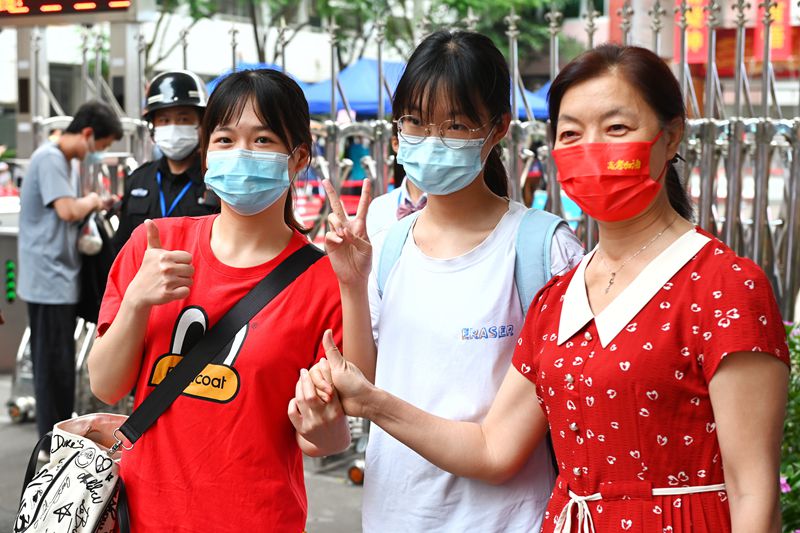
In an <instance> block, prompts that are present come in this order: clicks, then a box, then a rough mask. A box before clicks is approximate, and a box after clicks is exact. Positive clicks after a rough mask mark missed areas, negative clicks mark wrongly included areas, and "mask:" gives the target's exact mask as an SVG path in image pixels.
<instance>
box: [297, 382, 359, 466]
mask: <svg viewBox="0 0 800 533" xmlns="http://www.w3.org/2000/svg"><path fill="white" fill-rule="evenodd" d="M315 372H317V373H319V372H320V369H317V370H316V371H315ZM323 379H324V378H323ZM328 379H331V378H330V374H328ZM327 391H329V392H327V393H323V394H322V395H318V394H317V392H316V391H315V389H314V384H313V382H312V380H311V377H310V376H309V372H308V370H306V369H305V368H304V369H302V370H301V371H300V379H299V380H297V385H296V386H295V397H294V398H292V399H291V400H290V401H289V420H290V421H291V422H292V425H293V426H294V428H295V430H296V431H297V435H298V439H297V441H298V444H299V445H300V448H301V449H302V450H303V452H304V453H305V454H306V455H310V456H323V455H331V454H334V453H339V452H341V451H343V450H345V449H346V448H347V447H348V446H349V445H350V427H349V426H348V424H347V418H346V417H345V415H344V411H343V410H342V404H341V402H340V401H339V398H338V396H337V395H336V393H335V391H333V390H332V388H331V387H330V386H329V387H327Z"/></svg>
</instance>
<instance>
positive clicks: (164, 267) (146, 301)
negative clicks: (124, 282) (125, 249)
mask: <svg viewBox="0 0 800 533" xmlns="http://www.w3.org/2000/svg"><path fill="white" fill-rule="evenodd" d="M144 224H145V228H146V230H147V251H145V253H144V257H143V259H142V264H141V266H140V267H139V271H138V272H137V273H136V276H134V278H133V280H131V283H130V285H128V289H127V290H126V291H125V296H124V299H125V300H128V302H129V303H130V304H132V305H133V306H134V307H136V308H141V307H150V306H153V305H160V304H165V303H169V302H172V301H174V300H182V299H183V298H186V297H187V296H189V291H190V289H191V286H192V278H193V277H194V267H193V266H192V254H190V253H189V252H184V251H181V250H174V251H169V250H164V249H163V248H162V247H161V239H160V237H159V234H158V226H156V224H155V222H153V221H152V220H145V221H144Z"/></svg>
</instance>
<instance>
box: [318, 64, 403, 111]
mask: <svg viewBox="0 0 800 533" xmlns="http://www.w3.org/2000/svg"><path fill="white" fill-rule="evenodd" d="M404 68H405V65H404V64H403V63H397V62H394V61H384V62H383V76H384V79H385V80H386V83H387V84H388V85H389V88H390V89H391V90H392V91H394V88H395V87H396V86H397V82H398V81H399V80H400V76H401V75H402V73H403V69H404ZM339 83H341V85H342V90H343V91H344V94H345V97H346V98H347V102H348V103H349V104H350V109H351V110H353V111H355V112H356V114H357V115H368V116H375V115H377V114H378V61H377V60H375V59H366V58H361V59H359V60H358V61H356V62H355V63H353V64H352V65H348V66H347V67H345V68H344V69H342V71H341V72H340V73H339ZM304 91H305V94H306V99H307V100H308V108H309V111H310V112H311V114H312V115H326V114H328V113H330V111H331V80H325V81H321V82H319V83H315V84H313V85H309V86H307V87H306V88H305V89H304ZM383 94H384V98H385V105H386V107H385V108H384V109H386V112H387V113H389V112H391V109H392V102H391V99H390V98H389V95H387V94H386V91H384V93H383ZM336 109H337V110H339V109H344V105H343V104H342V99H341V96H340V95H339V91H338V90H337V91H336Z"/></svg>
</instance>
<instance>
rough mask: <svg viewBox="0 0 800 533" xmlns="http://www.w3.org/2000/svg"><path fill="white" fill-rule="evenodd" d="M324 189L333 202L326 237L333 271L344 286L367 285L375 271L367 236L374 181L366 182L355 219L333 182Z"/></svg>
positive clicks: (324, 183) (326, 182)
mask: <svg viewBox="0 0 800 533" xmlns="http://www.w3.org/2000/svg"><path fill="white" fill-rule="evenodd" d="M322 186H323V187H325V192H326V193H327V194H328V201H329V202H330V203H331V214H330V215H328V224H329V225H330V230H329V231H328V233H326V234H325V249H326V250H327V252H328V257H330V260H331V266H333V271H334V272H336V277H337V278H338V279H339V283H340V284H342V285H356V284H359V283H365V282H366V281H367V279H368V278H369V273H370V270H371V269H372V245H371V244H370V242H369V237H367V222H366V220H367V211H368V210H369V201H370V182H369V180H367V179H365V180H364V182H363V185H362V187H361V198H360V199H359V201H358V210H357V211H356V216H355V218H350V217H348V216H347V212H346V211H345V209H344V204H343V203H342V201H341V200H340V199H339V195H338V194H336V191H335V190H334V188H333V184H332V183H331V182H330V180H325V181H323V182H322Z"/></svg>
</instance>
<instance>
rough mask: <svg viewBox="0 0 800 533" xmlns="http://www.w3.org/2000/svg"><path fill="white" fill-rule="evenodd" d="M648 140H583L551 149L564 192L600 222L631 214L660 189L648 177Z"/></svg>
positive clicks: (658, 180) (641, 208) (640, 209)
mask: <svg viewBox="0 0 800 533" xmlns="http://www.w3.org/2000/svg"><path fill="white" fill-rule="evenodd" d="M659 138H661V132H659V133H658V135H656V138H655V139H653V140H652V141H650V142H619V143H583V144H577V145H575V146H568V147H566V148H558V149H557V150H553V158H554V161H555V164H556V167H557V168H558V181H559V183H561V187H563V189H564V192H565V193H567V196H569V197H570V198H572V199H573V200H574V201H575V203H576V204H578V205H579V206H580V208H581V209H583V211H584V212H586V213H587V214H588V215H589V216H591V217H592V218H595V219H597V220H601V221H603V222H618V221H620V220H626V219H629V218H632V217H634V216H636V215H638V214H639V213H641V212H642V211H644V210H645V208H647V206H648V205H650V203H651V202H652V201H653V200H654V199H655V197H656V196H657V195H658V193H659V191H660V190H661V176H662V175H663V174H664V171H665V170H666V168H667V166H666V164H665V165H664V170H662V171H661V174H659V176H658V178H657V179H655V180H654V179H653V178H651V177H650V150H651V148H652V147H653V144H655V143H656V141H658V139H659Z"/></svg>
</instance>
